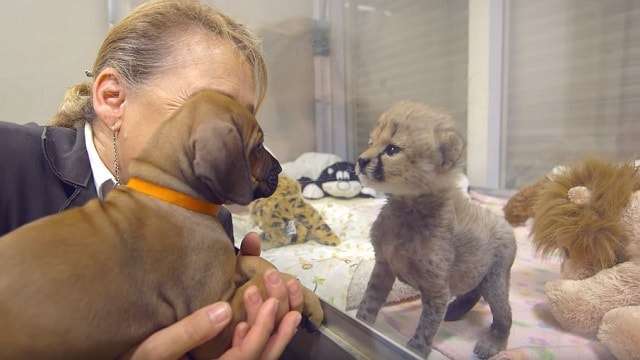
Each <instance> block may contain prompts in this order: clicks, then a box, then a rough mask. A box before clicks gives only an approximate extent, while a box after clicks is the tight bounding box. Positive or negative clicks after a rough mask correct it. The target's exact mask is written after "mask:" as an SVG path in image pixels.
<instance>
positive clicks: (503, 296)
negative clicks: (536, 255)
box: [473, 264, 511, 359]
mask: <svg viewBox="0 0 640 360" xmlns="http://www.w3.org/2000/svg"><path fill="white" fill-rule="evenodd" d="M509 268H510V267H505V266H500V264H496V265H494V266H493V268H492V269H491V271H490V272H489V273H488V274H487V276H486V277H485V278H484V280H482V282H481V283H480V292H481V294H482V297H484V299H485V301H486V302H487V303H488V304H489V307H490V308H491V314H492V315H493V322H492V324H491V328H490V329H489V330H488V331H487V332H486V333H484V334H483V335H482V337H481V338H480V339H479V340H478V342H477V343H476V346H475V348H474V349H473V352H474V353H475V354H476V355H477V356H478V357H479V358H480V359H488V358H490V357H492V356H493V355H495V354H497V353H499V352H500V351H502V350H504V349H505V348H506V347H507V341H508V340H509V332H510V331H511V306H510V305H509V277H510V269H509Z"/></svg>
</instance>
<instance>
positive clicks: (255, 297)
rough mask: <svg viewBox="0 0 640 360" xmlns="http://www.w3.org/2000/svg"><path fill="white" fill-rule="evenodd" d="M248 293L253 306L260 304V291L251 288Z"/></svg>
mask: <svg viewBox="0 0 640 360" xmlns="http://www.w3.org/2000/svg"><path fill="white" fill-rule="evenodd" d="M247 291H248V292H249V295H248V296H249V301H251V303H252V304H257V303H259V302H260V294H258V290H256V289H255V288H250V289H249V290H247Z"/></svg>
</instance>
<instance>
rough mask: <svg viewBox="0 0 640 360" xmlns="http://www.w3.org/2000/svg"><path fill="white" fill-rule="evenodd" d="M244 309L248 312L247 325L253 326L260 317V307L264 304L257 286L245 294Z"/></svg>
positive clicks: (251, 287) (252, 286)
mask: <svg viewBox="0 0 640 360" xmlns="http://www.w3.org/2000/svg"><path fill="white" fill-rule="evenodd" d="M243 300H244V308H245V310H246V312H247V323H249V325H253V324H254V323H255V321H256V318H257V317H258V312H259V311H260V306H261V305H262V303H263V300H262V295H261V294H260V291H258V288H257V287H256V286H255V285H251V286H249V287H248V288H247V290H246V291H245V292H244V296H243Z"/></svg>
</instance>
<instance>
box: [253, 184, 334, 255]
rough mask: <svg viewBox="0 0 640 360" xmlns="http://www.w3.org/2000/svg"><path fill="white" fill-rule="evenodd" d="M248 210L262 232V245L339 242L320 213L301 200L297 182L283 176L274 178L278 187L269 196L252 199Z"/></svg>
mask: <svg viewBox="0 0 640 360" xmlns="http://www.w3.org/2000/svg"><path fill="white" fill-rule="evenodd" d="M250 212H251V218H252V219H253V221H254V222H255V223H256V224H258V226H259V227H260V229H262V231H263V233H262V239H263V244H264V247H265V248H273V247H278V246H285V245H289V244H300V243H304V242H307V241H310V240H314V241H317V242H319V243H321V244H324V245H332V246H335V245H338V244H340V239H339V238H338V237H337V236H336V234H334V233H333V231H332V230H331V228H330V227H329V225H327V223H326V222H325V221H324V219H323V218H322V215H320V214H319V213H318V211H316V209H314V208H313V206H311V205H310V204H308V203H307V202H306V201H305V200H304V198H303V197H302V193H301V191H300V185H299V184H298V182H297V181H295V180H293V179H291V178H288V177H286V176H280V177H279V178H278V188H277V189H276V191H275V193H273V195H272V196H271V197H269V198H266V199H259V200H256V201H254V202H252V203H251V205H250Z"/></svg>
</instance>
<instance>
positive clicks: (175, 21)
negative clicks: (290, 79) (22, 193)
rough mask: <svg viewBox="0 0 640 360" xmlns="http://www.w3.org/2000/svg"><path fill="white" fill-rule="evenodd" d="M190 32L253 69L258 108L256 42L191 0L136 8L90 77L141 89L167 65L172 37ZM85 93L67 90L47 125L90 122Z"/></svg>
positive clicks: (261, 77)
mask: <svg viewBox="0 0 640 360" xmlns="http://www.w3.org/2000/svg"><path fill="white" fill-rule="evenodd" d="M190 29H196V30H198V29H200V30H204V31H207V32H209V33H211V34H212V35H215V36H217V37H218V38H220V39H223V40H226V41H229V42H230V43H232V44H233V45H234V46H235V48H236V49H237V50H238V51H239V53H240V54H241V55H242V56H243V57H244V59H245V60H246V61H247V63H248V64H249V65H250V66H251V67H252V68H253V77H254V83H255V86H256V94H258V96H257V97H258V104H257V105H258V106H259V105H260V103H262V100H263V99H264V96H265V92H266V88H267V71H266V65H265V62H264V58H263V57H262V53H261V51H260V49H259V43H258V41H257V39H256V38H255V36H254V35H253V34H252V33H251V32H250V31H249V30H248V29H247V28H246V27H245V26H244V25H242V24H240V23H237V22H236V21H234V20H232V19H231V18H229V17H228V16H226V15H224V14H223V13H221V12H220V11H218V10H216V9H214V8H212V7H210V6H207V5H204V4H201V3H200V2H199V1H196V0H155V1H149V2H146V3H144V4H142V5H140V6H138V7H137V8H136V9H134V10H133V12H131V14H129V15H128V16H127V17H126V18H124V19H123V20H122V21H121V22H119V23H118V24H116V25H115V26H114V27H113V28H112V29H111V30H110V31H109V33H108V34H107V37H106V39H105V40H104V42H103V43H102V46H101V47H100V50H99V51H98V55H97V57H96V61H95V63H94V64H93V69H92V71H91V74H92V75H95V76H97V75H98V74H100V72H101V71H102V70H104V69H105V68H109V67H110V68H113V69H115V70H116V71H118V72H119V73H120V75H122V77H123V79H124V81H126V83H127V85H128V86H129V87H134V86H136V85H139V84H142V83H144V82H145V81H147V80H148V79H150V78H151V77H152V76H153V75H155V74H157V73H158V72H159V71H160V70H162V69H163V68H164V67H166V66H168V65H169V64H168V61H167V59H168V58H169V57H170V56H169V55H170V53H171V52H172V51H175V49H176V46H175V44H179V43H180V42H179V41H176V36H179V35H180V34H183V33H185V32H186V31H188V30H190ZM91 87H92V84H91V83H88V82H87V83H82V84H78V85H75V86H73V87H72V88H70V89H69V90H67V92H66V93H65V96H64V100H63V102H62V104H61V105H60V108H59V109H58V112H57V113H56V115H55V116H54V117H53V119H52V120H51V125H54V126H64V127H73V126H75V125H76V124H81V123H84V121H90V120H92V119H93V118H95V112H94V110H93V103H92V99H91Z"/></svg>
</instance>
